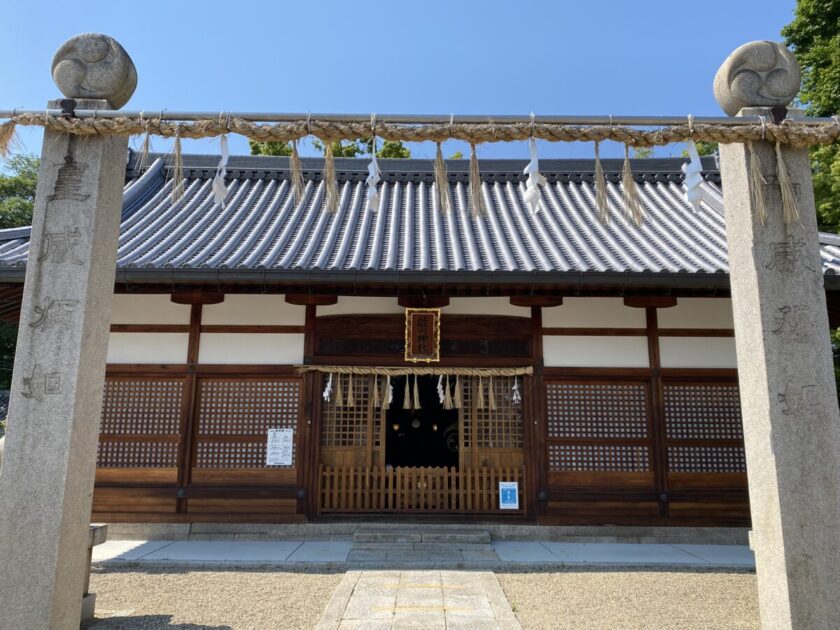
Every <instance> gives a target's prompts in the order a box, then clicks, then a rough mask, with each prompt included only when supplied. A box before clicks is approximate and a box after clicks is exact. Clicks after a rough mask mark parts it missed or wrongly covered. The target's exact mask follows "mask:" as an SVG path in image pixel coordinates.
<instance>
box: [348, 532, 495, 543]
mask: <svg viewBox="0 0 840 630" xmlns="http://www.w3.org/2000/svg"><path fill="white" fill-rule="evenodd" d="M353 542H354V543H390V544H399V543H434V544H452V543H457V544H468V545H480V544H487V543H489V542H490V532H489V531H487V530H483V529H361V530H358V531H356V532H355V533H354V534H353Z"/></svg>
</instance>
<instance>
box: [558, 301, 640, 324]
mask: <svg viewBox="0 0 840 630" xmlns="http://www.w3.org/2000/svg"><path fill="white" fill-rule="evenodd" d="M542 316H543V326H545V327H547V328H644V327H645V326H646V322H645V309H643V308H630V307H629V306H624V300H623V299H622V298H563V305H562V306H552V307H547V308H544V309H543V310H542Z"/></svg>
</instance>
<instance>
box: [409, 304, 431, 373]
mask: <svg viewBox="0 0 840 630" xmlns="http://www.w3.org/2000/svg"><path fill="white" fill-rule="evenodd" d="M405 360H406V361H409V362H411V363H438V362H439V361H440V309H439V308H407V309H405Z"/></svg>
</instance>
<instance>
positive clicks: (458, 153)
mask: <svg viewBox="0 0 840 630" xmlns="http://www.w3.org/2000/svg"><path fill="white" fill-rule="evenodd" d="M449 159H450V160H463V159H464V154H463V153H462V152H461V151H455V153H453V154H452V155H450V156H449Z"/></svg>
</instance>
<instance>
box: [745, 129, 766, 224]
mask: <svg viewBox="0 0 840 630" xmlns="http://www.w3.org/2000/svg"><path fill="white" fill-rule="evenodd" d="M747 150H748V151H749V154H750V172H749V182H750V199H751V201H752V207H753V208H754V210H755V218H756V220H758V222H759V223H761V225H764V223H765V222H766V221H767V205H766V204H765V202H764V187H765V186H766V185H767V180H766V179H764V175H763V174H762V172H761V160H760V159H759V157H758V153H756V151H755V146H754V145H753V142H752V140H750V141H749V142H747Z"/></svg>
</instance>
